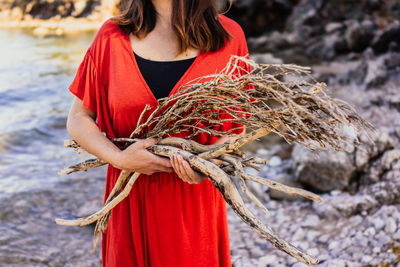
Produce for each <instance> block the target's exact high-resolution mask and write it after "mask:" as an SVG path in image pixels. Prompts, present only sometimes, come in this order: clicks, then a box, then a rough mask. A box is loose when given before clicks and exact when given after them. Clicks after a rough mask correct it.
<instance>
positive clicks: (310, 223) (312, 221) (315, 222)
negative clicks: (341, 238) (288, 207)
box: [301, 214, 320, 228]
mask: <svg viewBox="0 0 400 267" xmlns="http://www.w3.org/2000/svg"><path fill="white" fill-rule="evenodd" d="M319 223H320V221H319V217H318V216H317V215H313V214H311V215H308V216H307V217H306V218H305V220H303V221H302V222H301V226H302V227H311V228H318V227H319Z"/></svg>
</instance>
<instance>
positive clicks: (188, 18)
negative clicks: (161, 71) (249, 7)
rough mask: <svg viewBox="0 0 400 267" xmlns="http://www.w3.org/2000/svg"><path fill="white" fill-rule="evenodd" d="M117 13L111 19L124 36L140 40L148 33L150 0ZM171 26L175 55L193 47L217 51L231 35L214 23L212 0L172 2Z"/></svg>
mask: <svg viewBox="0 0 400 267" xmlns="http://www.w3.org/2000/svg"><path fill="white" fill-rule="evenodd" d="M125 4H126V7H125V8H124V10H122V12H121V14H120V15H118V16H115V17H113V18H111V20H112V21H113V22H114V23H116V24H118V27H119V28H120V29H121V30H122V31H123V32H124V33H125V34H130V33H132V34H133V35H135V36H137V37H138V38H141V37H143V36H146V35H147V34H148V33H149V32H151V31H152V30H153V29H154V27H155V25H156V19H157V12H156V10H155V7H154V5H153V3H152V1H151V0H128V2H125ZM171 24H172V28H173V29H174V31H175V34H176V36H177V37H178V41H179V52H178V54H179V53H182V52H184V51H186V49H188V48H190V47H193V48H195V49H199V50H200V51H202V52H210V51H211V52H214V51H217V50H218V49H220V48H221V47H222V46H223V45H224V44H225V41H227V40H229V39H230V38H231V37H232V36H231V35H230V34H229V33H228V32H227V31H226V30H225V29H224V27H223V26H222V25H221V23H220V22H219V20H218V12H217V7H216V0H172V14H171Z"/></svg>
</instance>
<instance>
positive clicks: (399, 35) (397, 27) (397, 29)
mask: <svg viewBox="0 0 400 267" xmlns="http://www.w3.org/2000/svg"><path fill="white" fill-rule="evenodd" d="M391 42H395V43H400V22H399V21H396V22H394V23H392V24H390V25H388V26H386V27H385V29H383V31H382V32H380V33H379V34H378V35H377V36H376V37H375V38H374V40H373V41H372V48H373V49H374V52H375V53H376V54H381V53H384V52H386V51H387V50H388V49H389V44H390V43H391Z"/></svg>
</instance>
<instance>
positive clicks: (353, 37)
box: [345, 20, 374, 52]
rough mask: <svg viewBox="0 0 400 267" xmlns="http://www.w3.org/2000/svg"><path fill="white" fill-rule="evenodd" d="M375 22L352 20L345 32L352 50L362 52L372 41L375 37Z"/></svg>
mask: <svg viewBox="0 0 400 267" xmlns="http://www.w3.org/2000/svg"><path fill="white" fill-rule="evenodd" d="M373 31H374V24H373V22H372V21H370V20H365V21H363V22H362V23H359V22H358V21H352V22H351V23H350V26H349V27H348V28H347V30H346V33H345V39H346V42H347V45H348V48H349V49H350V50H351V51H356V52H361V51H363V50H364V49H365V48H367V47H368V45H369V44H370V43H371V41H372V38H373V37H374V33H373Z"/></svg>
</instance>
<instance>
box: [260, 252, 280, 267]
mask: <svg viewBox="0 0 400 267" xmlns="http://www.w3.org/2000/svg"><path fill="white" fill-rule="evenodd" d="M258 260H259V263H260V265H262V266H267V265H268V264H274V263H276V262H277V261H278V259H277V257H276V256H275V255H273V254H272V255H267V256H263V257H261V258H259V259H258Z"/></svg>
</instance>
